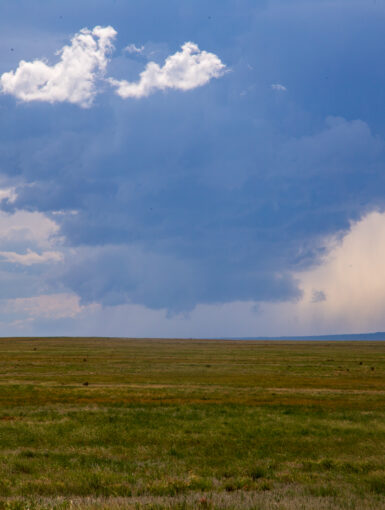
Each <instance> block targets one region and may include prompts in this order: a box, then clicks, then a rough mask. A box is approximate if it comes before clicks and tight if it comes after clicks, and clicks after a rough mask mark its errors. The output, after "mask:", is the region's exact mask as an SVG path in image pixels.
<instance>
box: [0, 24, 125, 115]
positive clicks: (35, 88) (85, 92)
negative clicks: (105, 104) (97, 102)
mask: <svg viewBox="0 0 385 510" xmlns="http://www.w3.org/2000/svg"><path fill="white" fill-rule="evenodd" d="M115 36H116V31H115V30H114V29H113V28H112V27H111V26H108V27H100V26H97V27H95V28H94V29H93V30H92V31H91V30H88V29H87V28H83V29H82V30H80V32H79V33H77V34H76V35H75V36H74V37H73V38H72V40H71V44H70V45H69V46H64V47H63V48H62V49H61V50H60V51H59V52H58V55H59V56H60V60H59V62H57V63H56V64H55V65H52V66H50V65H49V64H47V63H46V62H45V61H43V60H34V61H33V62H26V61H24V60H21V61H20V63H19V66H18V68H17V69H16V71H10V72H8V73H4V74H2V75H1V77H0V88H1V91H2V92H3V93H5V94H11V95H13V96H15V97H17V98H18V99H21V100H22V101H47V102H49V103H55V102H63V101H68V102H70V103H74V104H78V105H80V106H82V107H87V106H90V104H91V103H92V100H93V98H94V96H95V94H96V87H95V81H96V80H97V78H99V77H102V76H103V74H104V72H105V69H106V66H107V63H108V54H109V53H110V52H111V51H112V48H113V44H112V41H113V39H114V37H115Z"/></svg>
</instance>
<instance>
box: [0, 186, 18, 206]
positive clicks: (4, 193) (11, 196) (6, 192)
mask: <svg viewBox="0 0 385 510" xmlns="http://www.w3.org/2000/svg"><path fill="white" fill-rule="evenodd" d="M16 198H17V193H16V191H15V188H2V189H0V202H3V201H5V202H10V203H13V202H14V201H15V200H16Z"/></svg>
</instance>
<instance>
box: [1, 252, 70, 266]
mask: <svg viewBox="0 0 385 510" xmlns="http://www.w3.org/2000/svg"><path fill="white" fill-rule="evenodd" d="M0 257H2V258H3V259H4V260H6V261H7V262H12V263H15V264H21V265H22V266H32V265H34V264H44V263H46V262H60V261H62V260H63V255H62V253H60V252H58V251H44V252H42V253H41V254H39V253H36V252H34V251H32V250H30V249H27V253H16V252H14V251H0Z"/></svg>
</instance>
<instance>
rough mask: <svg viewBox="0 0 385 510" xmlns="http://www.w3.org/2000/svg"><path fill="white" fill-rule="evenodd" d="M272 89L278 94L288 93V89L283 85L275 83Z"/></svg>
mask: <svg viewBox="0 0 385 510" xmlns="http://www.w3.org/2000/svg"><path fill="white" fill-rule="evenodd" d="M271 88H272V89H273V90H277V91H278V92H286V90H287V88H286V87H285V85H282V83H273V84H272V86H271Z"/></svg>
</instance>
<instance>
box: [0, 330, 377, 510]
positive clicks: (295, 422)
mask: <svg viewBox="0 0 385 510" xmlns="http://www.w3.org/2000/svg"><path fill="white" fill-rule="evenodd" d="M27 508H29V509H36V510H37V509H43V508H46V509H49V508H56V509H58V510H59V509H63V510H64V509H67V508H68V509H69V508H71V509H77V508H79V509H91V508H92V509H93V508H96V509H102V508H114V509H118V508H133V509H141V508H147V509H162V508H175V509H190V508H191V509H195V508H197V509H200V508H202V509H204V508H205V509H214V508H218V509H219V508H229V509H230V508H233V509H238V508H239V509H252V508H253V509H287V510H289V509H298V508H303V509H334V508H346V509H369V510H370V509H379V508H384V509H385V342H262V341H258V342H254V341H244V342H233V341H201V340H189V341H188V340H115V339H84V338H82V339H0V509H9V510H16V509H20V510H21V509H27Z"/></svg>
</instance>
